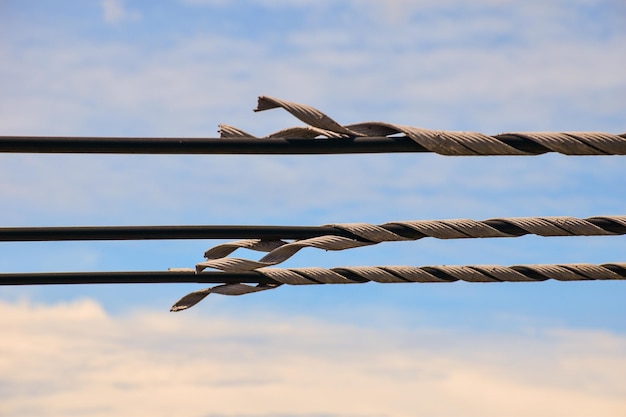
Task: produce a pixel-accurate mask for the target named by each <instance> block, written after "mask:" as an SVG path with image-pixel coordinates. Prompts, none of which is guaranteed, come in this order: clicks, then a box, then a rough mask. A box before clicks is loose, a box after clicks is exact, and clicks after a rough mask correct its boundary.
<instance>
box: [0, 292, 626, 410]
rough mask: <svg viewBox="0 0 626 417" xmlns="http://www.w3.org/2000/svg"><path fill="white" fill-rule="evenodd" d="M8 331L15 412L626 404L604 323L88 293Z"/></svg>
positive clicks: (10, 320)
mask: <svg viewBox="0 0 626 417" xmlns="http://www.w3.org/2000/svg"><path fill="white" fill-rule="evenodd" d="M0 332H1V333H2V335H3V340H4V341H5V343H3V344H2V345H1V346H0V375H1V376H0V386H2V390H1V391H0V392H2V394H0V395H1V396H2V402H1V404H2V405H0V410H2V412H3V414H7V415H14V416H22V415H33V414H36V415H40V416H53V415H68V414H73V415H77V416H81V415H90V416H100V415H139V414H150V415H156V416H159V415H172V414H174V413H176V414H185V415H198V416H200V415H226V416H234V415H245V416H265V415H289V416H291V415H293V416H311V415H324V416H327V415H332V416H335V415H336V416H363V417H364V416H380V415H384V416H390V417H395V416H408V415H415V414H428V415H441V416H445V415H465V416H472V415H476V416H479V415H480V416H490V415H509V416H526V415H545V416H550V415H571V416H578V415H581V416H582V415H591V414H594V415H597V414H599V415H603V416H617V415H621V414H622V413H623V412H624V411H625V410H626V402H625V400H624V398H626V386H625V385H624V383H623V374H624V372H626V361H625V360H624V355H625V354H626V339H624V338H623V337H622V336H617V335H614V334H610V333H606V332H599V331H593V332H587V331H575V330H567V329H546V328H535V329H527V330H524V331H519V332H518V333H515V332H512V333H509V334H507V335H506V336H502V335H500V336H499V335H496V334H480V333H479V334H470V333H467V332H464V331H461V330H454V329H449V330H432V329H428V328H404V329H403V328H398V327H396V328H394V327H393V326H392V327H391V328H389V327H385V328H379V327H376V328H371V327H370V328H365V327H358V326H353V325H347V324H337V323H334V324H331V323H329V322H324V321H317V320H313V319H306V318H298V317H284V316H281V317H277V316H269V315H263V314H261V315H258V314H255V315H253V316H240V317H225V316H224V315H217V316H215V315H212V317H211V318H208V317H203V316H200V315H193V314H188V315H185V316H182V315H176V316H174V315H168V316H165V315H164V314H162V313H153V312H137V313H134V314H131V315H129V316H122V317H116V316H110V315H108V314H107V313H105V312H104V311H103V310H102V308H101V307H100V306H99V305H98V304H96V303H94V302H93V301H89V300H84V301H75V302H71V303H67V304H57V305H33V304H29V303H26V302H19V303H13V304H12V303H2V304H0ZM311 393H315V394H314V395H312V394H311ZM148 399H149V400H148Z"/></svg>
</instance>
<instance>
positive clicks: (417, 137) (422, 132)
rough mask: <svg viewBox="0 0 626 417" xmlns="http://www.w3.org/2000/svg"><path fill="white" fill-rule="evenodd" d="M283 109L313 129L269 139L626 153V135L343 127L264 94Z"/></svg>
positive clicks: (468, 152) (502, 151) (231, 134)
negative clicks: (404, 140) (392, 139)
mask: <svg viewBox="0 0 626 417" xmlns="http://www.w3.org/2000/svg"><path fill="white" fill-rule="evenodd" d="M274 108H282V109H285V110H286V111H287V112H289V113H290V114H292V115H293V116H295V117H296V118H298V119H299V120H300V121H302V122H304V123H306V124H307V125H308V127H295V128H288V129H283V130H280V131H278V132H275V133H272V134H270V135H268V136H266V137H265V138H268V139H269V138H314V137H319V136H325V137H327V138H354V137H380V136H392V135H398V134H403V135H405V136H406V137H408V138H410V139H411V140H413V141H414V142H415V143H417V144H418V145H420V146H421V147H423V148H424V149H426V150H428V151H430V152H434V153H438V154H440V155H450V156H462V155H463V156H472V155H474V156H476V155H537V154H541V153H545V152H558V153H561V154H564V155H626V133H624V134H621V135H614V134H610V133H604V132H522V133H503V134H498V135H493V136H489V135H485V134H482V133H476V132H457V131H447V130H430V129H422V128H418V127H413V126H404V125H398V124H393V123H386V122H364V123H356V124H349V125H345V126H342V125H341V124H339V123H337V122H336V121H335V120H333V119H332V118H330V117H329V116H327V115H326V114H324V113H322V112H321V111H319V110H317V109H316V108H314V107H311V106H307V105H303V104H298V103H292V102H289V101H285V100H280V99H277V98H273V97H266V96H261V97H259V99H258V105H257V108H256V109H255V110H254V111H263V110H269V109H274ZM219 127H220V137H221V138H243V137H254V136H252V135H250V134H249V133H247V132H244V131H242V130H240V129H237V128H235V127H232V126H228V125H220V126H219ZM516 141H517V142H530V143H532V144H534V146H533V147H532V148H533V150H528V149H524V148H525V147H524V146H520V147H516V146H514V144H515V143H516Z"/></svg>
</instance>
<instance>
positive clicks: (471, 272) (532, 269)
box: [170, 263, 626, 311]
mask: <svg viewBox="0 0 626 417" xmlns="http://www.w3.org/2000/svg"><path fill="white" fill-rule="evenodd" d="M184 270H185V271H191V270H190V269H184ZM177 271H182V270H177ZM255 272H256V273H258V274H260V275H262V276H264V277H266V278H269V279H270V280H271V282H269V283H268V282H266V283H260V284H258V285H257V286H250V285H246V284H242V283H240V282H236V283H226V284H223V285H218V286H216V287H212V288H205V289H202V290H199V291H194V292H192V293H189V294H187V295H185V296H184V297H183V298H181V299H180V300H178V301H177V302H176V303H175V304H174V305H173V306H172V308H171V310H170V311H181V310H185V309H188V308H190V307H193V306H194V305H196V304H197V303H199V302H200V301H202V300H203V299H204V298H205V297H206V296H207V295H209V294H222V295H243V294H249V293H252V292H259V291H265V290H269V289H273V288H276V287H278V286H280V285H282V284H288V285H315V284H361V283H366V282H378V283H408V282H419V283H427V282H430V283H436V282H438V283H443V282H455V281H466V282H539V281H545V280H548V279H555V280H559V281H589V280H624V279H626V263H610V264H602V265H594V264H556V265H552V264H538V265H513V266H508V267H507V266H500V265H468V266H421V267H415V266H352V267H339V268H330V269H326V268H260V269H257V270H255ZM204 274H205V273H202V274H199V275H200V276H202V275H204Z"/></svg>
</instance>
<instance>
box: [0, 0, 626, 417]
mask: <svg viewBox="0 0 626 417" xmlns="http://www.w3.org/2000/svg"><path fill="white" fill-rule="evenodd" d="M625 23H626V6H624V3H623V2H621V1H619V0H614V1H611V0H607V1H593V0H567V1H565V0H554V1H551V2H545V1H539V0H537V1H535V0H527V1H508V0H477V1H473V2H464V1H460V0H443V1H441V0H439V1H435V0H422V1H408V0H395V1H385V2H383V1H373V0H360V1H356V0H352V1H350V0H346V1H341V2H340V1H330V0H316V1H310V0H297V1H285V0H259V1H239V2H231V1H227V0H171V1H161V2H154V1H146V0H144V1H141V0H136V1H133V0H126V1H123V0H102V1H95V0H94V1H70V0H59V1H55V2H38V1H33V0H22V1H12V0H0V79H1V80H2V81H1V82H0V135H48V136H52V135H64V136H137V137H142V136H147V137H216V136H217V134H218V133H217V125H218V124H220V123H224V124H229V125H234V126H237V127H239V128H241V129H243V130H245V131H248V132H250V133H253V134H255V135H258V136H263V135H266V134H269V133H271V132H274V131H277V130H280V129H282V128H286V127H291V126H297V125H300V122H299V121H298V120H296V119H295V118H293V117H292V116H290V115H289V114H287V113H286V112H284V111H282V110H279V109H277V110H271V111H266V112H261V113H254V112H253V111H252V109H253V108H254V107H255V106H256V100H257V97H258V96H261V95H266V96H272V97H277V98H281V99H284V100H289V101H294V102H298V103H303V104H308V105H311V106H314V107H316V108H318V109H320V110H321V111H323V112H325V113H326V114H328V115H329V116H331V117H332V118H333V119H335V120H337V121H338V122H339V123H341V124H349V123H357V122H364V121H385V122H390V123H397V124H404V125H411V126H418V127H423V128H430V129H444V130H467V131H478V132H482V133H486V134H496V133H501V132H521V131H603V132H609V133H616V134H620V133H624V132H626V123H625V119H624V110H625V109H626V78H625V77H624V75H623V68H624V66H625V64H626V52H625V51H626V25H625ZM625 178H626V164H624V161H623V157H618V156H607V157H571V156H570V157H568V156H563V155H556V154H546V155H541V156H535V157H444V156H438V155H434V154H376V155H326V156H236V155H176V156H165V155H55V154H40V155H38V154H0V213H2V225H1V226H3V227H13V226H89V225H172V224H190V225H193V224H215V225H219V224H222V225H224V224H240V225H312V226H314V225H321V224H327V223H338V222H368V223H373V224H381V223H385V222H390V221H398V220H421V219H449V218H471V219H476V220H484V219H488V218H497V217H515V216H557V215H568V216H574V217H581V218H584V217H591V216H600V215H623V214H626V210H625V209H626V180H625ZM223 242H224V241H174V240H169V241H168V240H166V241H146V242H140V241H135V242H40V243H0V271H2V272H52V271H132V270H166V269H167V268H170V267H193V266H194V265H195V264H196V263H198V262H201V261H202V260H203V257H202V254H203V253H204V251H205V250H206V249H208V248H209V247H212V246H214V245H216V244H219V243H223ZM625 249H626V240H625V239H624V237H622V236H611V237H574V238H564V237H555V238H541V237H536V236H524V237H520V238H515V239H480V240H477V239H466V240H459V241H452V240H450V241H443V240H436V239H421V240H419V241H416V242H392V243H384V244H380V245H376V246H371V247H365V248H358V249H351V250H349V251H344V252H322V251H319V250H315V249H305V250H303V251H301V252H299V253H298V254H297V255H296V256H294V257H293V258H291V259H289V260H288V261H287V262H285V263H284V264H283V266H285V267H304V266H320V267H336V266H354V265H414V266H422V265H442V264H445V265H467V264H499V265H515V264H533V263H596V264H600V263H610V262H624V261H626V259H624V253H625ZM236 254H237V256H244V257H250V258H252V259H258V258H259V257H260V256H259V255H258V254H257V253H253V252H247V251H242V252H241V253H239V252H237V253H236ZM200 288H203V286H201V285H196V284H159V285H75V286H40V287H0V313H1V314H0V334H2V335H3V341H4V342H5V343H2V344H0V415H2V416H5V415H6V416H35V415H36V416H67V415H74V416H120V415H141V414H148V415H155V416H169V415H172V414H174V413H176V414H184V415H188V416H198V417H268V416H278V417H405V416H415V415H426V416H459V415H461V416H495V415H497V416H502V415H507V416H528V415H535V416H562V415H568V416H589V415H603V416H618V415H624V414H626V400H625V399H626V382H625V381H624V378H623V375H624V373H625V372H626V325H625V324H624V320H623V318H624V317H625V316H626V303H624V294H625V293H626V282H606V281H605V282H555V281H546V282H541V283H499V284H476V283H474V284H472V283H459V282H457V283H450V284H395V285H393V284H389V285H383V284H374V283H369V284H360V285H346V286H337V285H333V286H331V285H328V286H297V287H288V286H282V287H280V288H278V289H275V290H272V291H265V292H261V293H258V294H249V295H246V296H241V297H223V296H219V295H211V296H209V297H208V298H206V299H205V300H204V301H203V302H201V303H200V304H198V305H197V306H195V307H194V308H192V309H190V310H188V311H183V312H179V313H170V312H169V311H168V310H169V307H170V306H171V305H172V304H173V303H174V302H175V301H176V300H178V299H179V298H180V297H182V296H183V295H185V294H186V293H188V292H190V291H194V290H197V289H200Z"/></svg>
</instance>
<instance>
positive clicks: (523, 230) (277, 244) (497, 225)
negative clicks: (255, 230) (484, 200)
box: [196, 216, 626, 272]
mask: <svg viewBox="0 0 626 417" xmlns="http://www.w3.org/2000/svg"><path fill="white" fill-rule="evenodd" d="M322 227H324V228H327V227H332V228H335V229H337V230H338V231H341V232H342V235H341V236H338V235H326V236H316V237H312V238H308V239H299V240H295V241H293V242H290V243H287V242H285V241H282V240H263V239H246V240H240V241H235V242H229V243H226V244H222V245H217V246H214V247H212V248H210V249H209V250H207V251H206V252H205V253H204V257H205V258H206V259H207V260H206V261H204V262H200V263H198V264H197V265H196V271H197V272H202V271H203V270H205V269H206V268H213V269H219V270H222V271H230V272H236V271H252V270H255V269H258V268H264V267H270V266H274V265H277V264H279V263H281V262H284V261H286V260H287V259H289V258H290V257H292V256H293V255H295V254H296V253H297V252H298V251H300V250H301V249H303V248H318V249H322V250H332V251H339V250H345V249H351V248H357V247H363V246H370V245H375V244H377V243H382V242H392V241H407V240H418V239H421V238H424V237H434V238H437V239H468V238H494V237H517V236H523V235H527V234H533V235H537V236H545V237H549V236H614V235H623V234H626V216H599V217H590V218H587V219H579V218H576V217H569V216H552V217H510V218H496V219H488V220H484V221H476V220H471V219H452V220H414V221H397V222H390V223H385V224H383V225H380V226H376V225H372V224H368V223H335V224H328V225H324V226H322ZM343 232H348V233H349V234H351V235H352V236H350V237H347V236H345V235H343V234H344V233H343ZM238 248H245V249H250V250H256V251H261V252H268V253H267V255H265V256H264V257H262V258H261V259H260V260H259V261H252V260H248V259H242V258H226V256H228V255H230V254H231V253H233V252H234V251H235V250H237V249H238Z"/></svg>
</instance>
